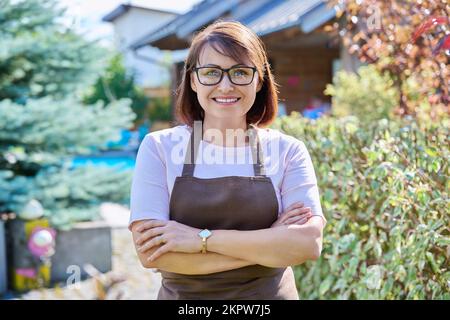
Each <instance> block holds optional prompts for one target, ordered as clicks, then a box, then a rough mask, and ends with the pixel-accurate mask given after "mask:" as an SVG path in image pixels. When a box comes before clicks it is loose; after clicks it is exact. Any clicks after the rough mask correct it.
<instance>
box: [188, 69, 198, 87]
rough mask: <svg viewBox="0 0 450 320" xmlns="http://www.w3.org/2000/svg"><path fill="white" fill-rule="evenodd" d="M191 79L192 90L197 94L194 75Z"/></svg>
mask: <svg viewBox="0 0 450 320" xmlns="http://www.w3.org/2000/svg"><path fill="white" fill-rule="evenodd" d="M189 78H190V79H191V89H192V91H194V92H197V86H196V85H195V80H194V76H193V74H192V73H191V75H190V77H189Z"/></svg>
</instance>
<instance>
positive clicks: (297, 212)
mask: <svg viewBox="0 0 450 320" xmlns="http://www.w3.org/2000/svg"><path fill="white" fill-rule="evenodd" d="M303 206H304V204H303V202H294V203H293V204H291V205H290V206H289V207H288V208H286V210H285V211H284V212H283V213H282V214H281V215H280V216H279V217H278V219H277V220H276V221H275V222H274V223H273V224H272V226H271V228H274V227H278V226H283V225H285V226H287V225H291V224H304V223H306V222H307V221H308V219H309V218H311V217H312V212H311V208H310V207H306V208H304V207H303Z"/></svg>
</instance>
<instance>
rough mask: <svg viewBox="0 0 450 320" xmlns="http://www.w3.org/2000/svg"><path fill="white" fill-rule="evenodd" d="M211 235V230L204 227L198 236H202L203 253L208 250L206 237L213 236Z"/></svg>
mask: <svg viewBox="0 0 450 320" xmlns="http://www.w3.org/2000/svg"><path fill="white" fill-rule="evenodd" d="M211 235H212V232H211V231H209V230H208V229H203V230H202V231H200V232H199V233H198V236H199V237H200V238H202V253H206V250H207V246H206V239H208V238H209V237H211Z"/></svg>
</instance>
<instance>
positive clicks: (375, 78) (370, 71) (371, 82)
mask: <svg viewBox="0 0 450 320" xmlns="http://www.w3.org/2000/svg"><path fill="white" fill-rule="evenodd" d="M325 94H327V95H330V96H332V97H333V109H332V113H333V115H335V116H339V117H342V116H349V115H354V116H356V117H358V118H359V119H361V120H369V121H370V120H377V119H382V118H388V119H390V118H392V117H393V115H392V112H393V109H394V107H395V105H396V103H397V100H398V98H397V96H398V94H397V91H396V90H395V89H394V88H393V82H392V80H391V79H389V77H388V76H382V75H380V74H379V72H378V71H377V70H376V69H375V67H374V66H362V67H360V68H359V69H358V73H357V74H355V73H349V72H346V71H339V72H338V73H337V74H336V76H335V77H334V79H333V84H328V85H327V88H326V90H325Z"/></svg>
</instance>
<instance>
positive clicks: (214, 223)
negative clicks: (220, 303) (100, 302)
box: [158, 125, 298, 300]
mask: <svg viewBox="0 0 450 320" xmlns="http://www.w3.org/2000/svg"><path fill="white" fill-rule="evenodd" d="M202 131H203V126H202ZM248 133H249V136H250V146H251V150H252V156H253V161H255V159H256V163H254V165H253V168H254V176H251V177H244V176H227V177H219V178H210V179H201V178H197V177H194V176H193V174H194V169H195V159H196V150H198V146H199V143H200V140H201V139H202V137H203V132H202V135H201V136H199V135H197V137H196V136H195V135H194V130H192V133H191V137H190V141H189V145H188V149H187V152H186V159H185V162H184V165H183V173H182V176H178V177H176V178H175V183H174V186H173V190H172V195H171V197H170V220H174V221H177V222H179V223H182V224H186V225H189V226H192V227H195V228H199V229H209V230H215V229H222V230H224V229H225V230H231V229H233V230H242V231H243V230H257V229H266V228H270V226H271V225H272V223H274V222H275V221H276V219H277V218H278V201H277V197H276V193H275V189H274V187H273V184H272V181H271V179H270V178H269V177H267V176H266V175H265V170H264V165H263V159H264V157H263V154H262V149H261V145H260V141H259V137H258V134H257V130H256V128H254V126H253V125H249V128H248ZM189 160H190V161H189ZM212 236H214V232H213V235H212ZM160 272H161V276H162V286H161V289H160V290H159V293H158V300H174V299H186V300H190V299H195V300H208V299H209V300H217V299H220V300H239V299H247V300H256V299H258V300H261V299H266V300H267V299H269V300H271V299H281V300H298V293H297V288H296V286H295V278H294V273H293V271H292V268H291V267H287V268H270V267H265V266H261V265H252V266H247V267H243V268H238V269H234V270H229V271H223V272H217V273H213V274H207V275H183V274H178V273H172V272H167V271H163V270H161V271H160Z"/></svg>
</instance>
